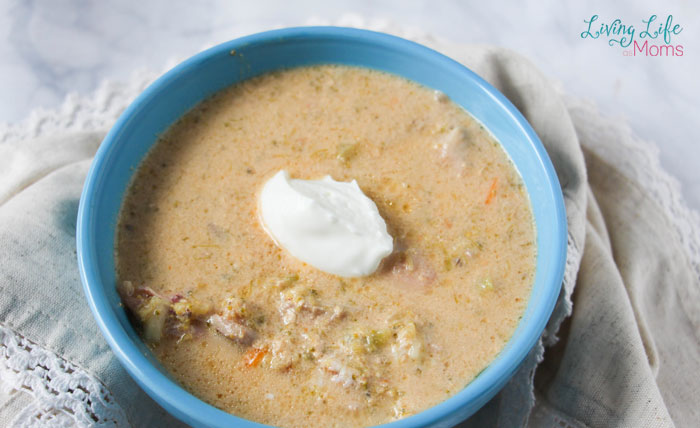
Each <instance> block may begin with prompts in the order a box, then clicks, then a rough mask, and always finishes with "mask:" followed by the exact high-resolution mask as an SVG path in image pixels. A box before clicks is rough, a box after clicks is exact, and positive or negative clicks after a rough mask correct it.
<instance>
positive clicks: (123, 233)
mask: <svg viewBox="0 0 700 428" xmlns="http://www.w3.org/2000/svg"><path fill="white" fill-rule="evenodd" d="M280 170H287V171H288V172H289V174H290V176H291V177H293V178H300V179H318V178H321V177H323V176H326V175H330V176H331V177H333V179H335V180H338V181H350V180H352V179H355V180H357V183H358V184H359V186H360V188H361V189H362V191H363V192H364V194H365V195H367V196H368V197H369V198H371V199H372V200H373V201H374V203H375V204H376V205H377V207H378V209H379V212H380V214H381V216H382V217H383V219H384V220H385V221H386V224H387V229H388V231H389V233H390V234H391V236H392V237H393V239H394V251H393V253H392V254H391V255H389V256H388V257H386V258H385V259H384V260H383V261H382V263H381V265H380V266H379V268H378V269H377V271H375V272H374V273H373V274H371V275H369V276H364V277H359V278H342V277H339V276H335V275H331V274H328V273H325V272H322V271H320V270H318V269H316V268H314V267H313V266H310V265H307V264H305V263H303V262H301V261H299V260H297V259H295V258H294V257H292V256H291V255H290V254H289V253H287V252H286V251H285V250H283V249H280V248H279V247H278V246H277V245H276V244H275V242H274V241H273V240H272V239H270V237H269V236H268V235H267V234H266V232H265V230H264V229H263V227H262V226H261V223H260V219H259V213H258V196H259V192H260V189H261V187H262V186H263V184H264V183H265V182H266V180H268V179H269V178H270V177H271V176H272V175H274V174H275V173H277V172H278V171H280ZM116 257H117V271H118V272H117V274H118V275H117V276H118V290H119V292H120V295H121V296H122V299H123V302H124V304H125V306H126V307H127V308H128V309H129V313H130V314H131V316H132V318H133V321H134V323H135V325H136V327H137V329H138V330H139V331H140V332H141V334H142V336H143V338H144V340H145V341H146V342H147V343H148V344H149V346H150V347H151V348H152V350H153V353H154V355H155V356H156V357H157V358H158V359H159V360H160V361H161V363H162V364H163V366H164V367H165V368H166V369H167V370H168V371H169V372H170V373H171V374H172V376H173V377H174V378H175V379H176V380H177V381H178V382H179V383H180V384H181V385H182V386H184V387H185V388H186V389H187V390H189V391H191V392H192V393H193V394H194V395H196V396H198V397H200V398H201V399H203V400H204V401H206V402H208V403H211V404H212V405H214V406H216V407H218V408H220V409H223V410H225V411H227V412H230V413H233V414H235V415H238V416H241V417H244V418H247V419H251V420H254V421H258V422H262V423H267V424H272V425H281V426H287V427H311V426H314V427H327V426H367V425H375V424H379V423H385V422H389V421H392V420H395V419H399V418H403V417H406V416H408V415H412V414H415V413H417V412H420V411H421V410H424V409H426V408H428V407H431V406H433V405H435V404H438V403H439V402H441V401H443V400H445V399H447V398H448V397H450V396H451V395H453V394H455V393H456V392H458V391H459V390H461V389H462V388H464V387H465V386H466V385H467V384H468V383H469V382H470V381H471V380H472V379H474V377H475V376H476V375H478V374H479V372H481V371H482V370H483V369H484V368H485V367H486V366H487V365H488V364H489V363H490V362H491V361H492V360H493V359H494V357H495V356H496V355H497V354H498V353H499V352H500V351H501V349H503V347H504V345H505V344H506V342H507V341H508V340H509V338H510V337H511V335H512V334H513V332H514V330H515V328H516V325H517V323H518V321H519V319H520V318H521V316H522V314H523V312H524V310H525V307H526V304H527V299H528V297H529V294H530V291H531V286H532V283H533V278H534V265H535V257H536V248H535V230H534V225H533V217H532V211H531V209H530V205H529V200H528V197H527V194H526V192H525V190H524V186H523V184H522V180H521V178H520V176H519V175H518V173H517V171H516V169H515V168H514V166H513V165H512V163H511V162H510V160H509V158H508V157H507V155H506V154H505V152H504V151H503V149H502V148H501V146H500V145H499V144H498V143H497V142H496V141H495V140H494V139H493V137H492V136H491V135H490V134H489V133H488V132H487V131H486V130H485V129H484V128H483V126H481V125H480V124H479V123H478V122H477V121H476V120H475V119H473V118H472V117H471V116H470V115H469V114H467V113H466V112H465V111H464V110H463V109H462V108H460V107H459V106H457V105H456V104H454V103H453V102H451V101H450V100H449V99H448V98H447V97H445V96H444V95H443V94H441V93H439V92H435V91H432V90H429V89H427V88H425V87H422V86H420V85H418V84H416V83H413V82H410V81H408V80H405V79H403V78H400V77H397V76H393V75H389V74H385V73H382V72H378V71H372V70H367V69H361V68H353V67H346V66H333V65H324V66H314V67H304V68H296V69H290V70H285V71H279V72H274V73H270V74H265V75H263V76H260V77H256V78H254V79H251V80H248V81H245V82H243V83H240V84H238V85H235V86H233V87H231V88H229V89H226V90H224V91H222V92H220V93H218V94H216V95H215V96H213V97H211V98H210V99H208V100H206V101H204V102H202V103H201V104H199V105H198V106H197V107H195V108H194V109H193V110H191V111H190V112H188V113H187V114H186V115H184V116H183V117H182V118H181V119H180V120H179V121H178V122H176V123H175V124H174V125H173V126H172V127H171V128H170V129H169V130H168V131H167V132H165V133H164V134H163V135H162V136H161V137H160V141H159V142H158V143H157V144H156V145H155V146H154V147H153V149H152V150H151V151H150V153H149V154H148V156H147V157H146V159H145V160H144V161H143V163H142V165H141V166H140V167H139V168H138V169H137V171H136V173H135V176H134V179H133V182H132V184H131V186H130V188H129V190H128V192H127V194H126V197H125V200H124V202H123V206H122V209H121V214H120V220H119V224H118V230H117V247H116Z"/></svg>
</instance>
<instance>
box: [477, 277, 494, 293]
mask: <svg viewBox="0 0 700 428" xmlns="http://www.w3.org/2000/svg"><path fill="white" fill-rule="evenodd" d="M479 288H481V289H482V290H484V291H490V290H493V282H491V278H484V279H482V280H481V281H479Z"/></svg>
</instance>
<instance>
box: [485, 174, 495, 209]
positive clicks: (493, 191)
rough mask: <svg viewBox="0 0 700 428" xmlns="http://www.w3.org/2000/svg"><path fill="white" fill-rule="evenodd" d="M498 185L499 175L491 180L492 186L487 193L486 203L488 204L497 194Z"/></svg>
mask: <svg viewBox="0 0 700 428" xmlns="http://www.w3.org/2000/svg"><path fill="white" fill-rule="evenodd" d="M497 186H498V177H496V178H494V179H493V181H492V182H491V187H489V193H488V194H487V195H486V200H485V201H484V203H485V204H486V205H488V204H490V203H491V201H492V200H493V197H494V196H496V187H497Z"/></svg>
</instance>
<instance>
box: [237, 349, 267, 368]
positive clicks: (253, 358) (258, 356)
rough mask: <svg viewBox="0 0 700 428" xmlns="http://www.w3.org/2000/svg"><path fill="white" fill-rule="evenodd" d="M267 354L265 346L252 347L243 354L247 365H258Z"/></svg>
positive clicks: (244, 362)
mask: <svg viewBox="0 0 700 428" xmlns="http://www.w3.org/2000/svg"><path fill="white" fill-rule="evenodd" d="M265 354H267V349H265V348H250V349H248V350H247V351H246V352H245V354H243V364H245V366H246V367H257V366H258V365H260V362H262V360H263V358H264V357H265Z"/></svg>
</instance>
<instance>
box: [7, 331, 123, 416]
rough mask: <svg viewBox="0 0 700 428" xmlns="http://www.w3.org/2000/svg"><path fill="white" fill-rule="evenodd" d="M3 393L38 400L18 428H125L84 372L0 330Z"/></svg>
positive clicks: (112, 404) (118, 413)
mask: <svg viewBox="0 0 700 428" xmlns="http://www.w3.org/2000/svg"><path fill="white" fill-rule="evenodd" d="M0 378H2V382H0V388H3V389H4V390H5V391H6V392H8V393H10V394H13V393H15V394H16V393H19V392H23V393H27V394H29V395H31V396H32V397H33V398H34V400H33V402H32V404H30V405H29V406H27V407H26V408H24V409H23V410H22V411H21V412H20V413H19V414H18V415H16V416H15V419H14V421H13V423H12V424H11V425H12V426H14V427H46V426H51V427H76V426H77V427H126V426H129V423H128V421H127V417H126V414H125V413H124V411H123V410H122V408H121V407H120V406H119V404H117V402H116V401H115V400H114V398H113V397H112V394H111V393H110V392H109V391H108V390H107V388H105V386H104V385H103V384H102V383H100V382H99V381H98V380H97V379H95V377H93V376H91V375H90V374H88V373H87V372H86V371H84V370H83V369H81V368H80V367H77V366H75V365H73V364H71V363H70V362H68V361H66V360H64V359H63V358H61V357H59V356H58V355H56V354H54V353H53V352H49V351H47V350H45V349H43V348H41V347H40V346H38V345H36V344H34V343H32V342H30V341H29V340H27V339H25V338H23V337H21V336H19V335H17V334H16V333H14V332H13V331H11V330H10V329H9V328H7V327H5V326H2V325H0Z"/></svg>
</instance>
